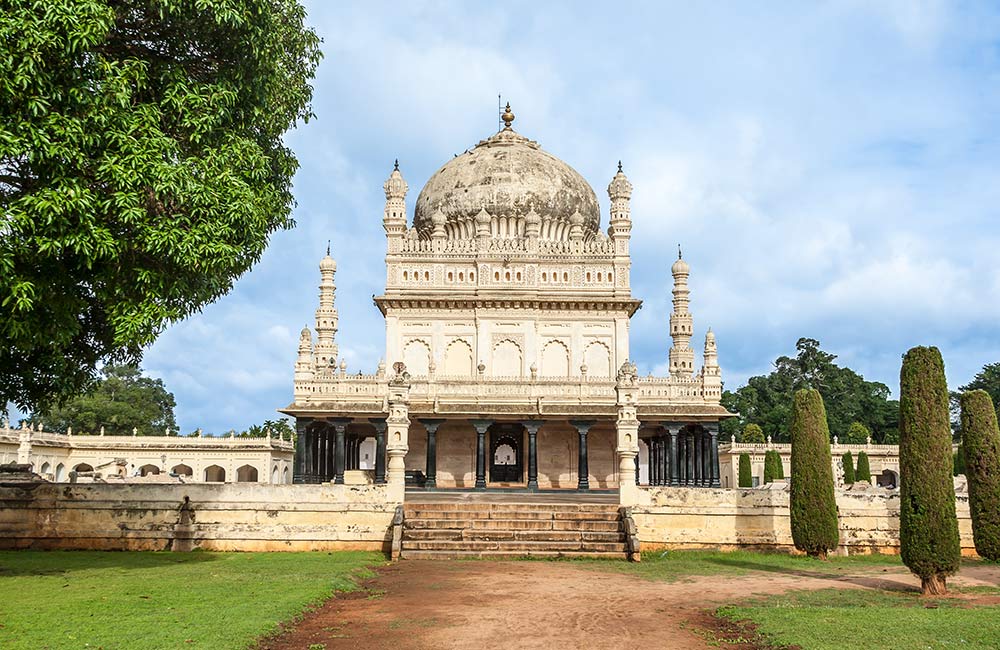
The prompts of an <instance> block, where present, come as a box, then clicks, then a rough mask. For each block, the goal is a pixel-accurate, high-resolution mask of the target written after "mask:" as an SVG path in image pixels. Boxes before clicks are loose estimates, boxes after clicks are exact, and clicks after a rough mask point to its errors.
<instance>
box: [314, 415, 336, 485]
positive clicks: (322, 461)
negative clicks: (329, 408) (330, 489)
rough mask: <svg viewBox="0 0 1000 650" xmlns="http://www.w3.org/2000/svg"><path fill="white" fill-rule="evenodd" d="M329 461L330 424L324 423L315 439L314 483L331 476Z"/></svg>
mask: <svg viewBox="0 0 1000 650" xmlns="http://www.w3.org/2000/svg"><path fill="white" fill-rule="evenodd" d="M331 470H332V467H331V463H330V426H329V425H324V426H323V428H322V429H321V430H320V432H319V437H318V439H317V440H316V471H315V474H316V480H315V482H316V483H325V482H326V481H329V480H330V479H332V478H333V477H332V476H331V475H332V474H333V472H332V471H331Z"/></svg>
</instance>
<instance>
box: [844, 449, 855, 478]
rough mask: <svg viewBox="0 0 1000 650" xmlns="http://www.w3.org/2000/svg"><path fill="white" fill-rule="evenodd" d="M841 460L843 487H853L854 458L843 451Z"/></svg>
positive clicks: (849, 453)
mask: <svg viewBox="0 0 1000 650" xmlns="http://www.w3.org/2000/svg"><path fill="white" fill-rule="evenodd" d="M841 460H842V461H843V463H844V485H853V484H854V481H855V480H857V479H855V477H854V458H853V457H852V456H851V452H849V451H845V452H844V455H843V457H842V458H841Z"/></svg>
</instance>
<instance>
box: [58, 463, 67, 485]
mask: <svg viewBox="0 0 1000 650" xmlns="http://www.w3.org/2000/svg"><path fill="white" fill-rule="evenodd" d="M65 478H66V466H65V465H63V464H62V463H59V464H58V465H56V483H61V482H62V481H63V479H65Z"/></svg>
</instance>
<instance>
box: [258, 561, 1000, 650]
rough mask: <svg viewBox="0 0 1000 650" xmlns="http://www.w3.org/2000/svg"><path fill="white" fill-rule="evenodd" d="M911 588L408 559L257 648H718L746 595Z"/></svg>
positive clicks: (800, 577)
mask: <svg viewBox="0 0 1000 650" xmlns="http://www.w3.org/2000/svg"><path fill="white" fill-rule="evenodd" d="M952 582H954V584H965V585H984V584H988V585H994V586H995V585H997V584H1000V569H998V568H996V567H974V568H972V569H968V570H963V573H962V576H961V577H960V578H957V579H953V581H952ZM917 585H918V583H917V582H916V581H915V580H914V579H913V578H912V576H910V575H908V574H907V573H905V572H904V571H903V570H896V569H893V570H890V571H883V570H882V569H877V568H873V569H872V570H871V571H870V572H869V573H867V574H858V575H850V576H825V575H822V574H818V573H812V572H795V573H784V572H768V573H754V574H752V575H747V576H740V577H733V576H709V577H697V578H693V579H691V580H689V581H680V582H673V583H666V582H652V581H647V580H644V579H642V578H638V577H635V576H632V575H627V574H623V573H617V572H614V571H608V570H602V569H595V568H592V567H588V566H587V565H577V564H573V563H569V562H528V561H525V562H491V561H450V562H449V561H431V560H425V561H421V560H404V561H402V562H398V563H396V564H393V565H391V566H388V567H385V568H384V569H380V570H379V575H378V577H377V578H375V579H373V580H370V581H368V582H367V583H366V584H365V589H364V590H362V591H359V592H356V593H353V594H346V595H343V596H339V597H336V598H332V599H330V600H329V601H327V603H326V604H325V605H323V606H322V607H320V608H318V609H317V610H315V611H314V612H312V613H310V614H309V615H307V616H306V617H305V619H304V620H303V621H301V622H300V623H299V624H298V625H297V626H296V627H295V628H294V629H291V630H289V631H287V632H286V633H285V634H283V635H281V636H279V637H276V638H274V639H271V640H269V641H267V642H265V643H263V644H262V646H261V647H262V650H309V649H310V647H312V648H324V649H325V650H334V649H336V648H352V649H355V650H386V649H391V650H408V649H411V648H412V649H423V648H435V649H450V648H463V649H464V648H488V647H496V646H506V647H516V648H545V649H548V648H587V649H588V650H590V649H593V650H612V649H616V650H617V649H619V648H620V649H622V650H624V649H626V648H627V649H628V650H634V649H635V648H658V649H662V650H679V649H684V650H687V649H689V648H697V649H702V648H709V647H711V648H720V647H721V648H724V649H725V648H727V645H726V644H725V643H723V644H721V645H720V644H719V643H718V642H716V641H715V639H716V638H720V637H721V638H726V637H727V636H728V637H729V638H735V637H736V636H738V635H739V632H740V630H739V629H737V628H736V627H735V626H730V627H733V629H732V630H729V629H728V628H727V627H726V626H727V625H728V624H726V623H722V622H719V621H717V620H716V619H714V617H712V616H711V611H712V610H714V608H715V607H718V606H720V605H723V604H727V603H733V602H738V601H740V600H743V599H745V598H746V597H747V596H748V595H750V594H753V595H758V594H773V593H780V592H784V591H787V590H789V589H821V588H827V587H838V588H862V589H864V588H879V589H915V588H916V587H917ZM730 632H731V633H732V636H730ZM752 647H753V646H748V645H745V644H744V645H740V646H739V648H740V649H741V650H747V649H748V648H752Z"/></svg>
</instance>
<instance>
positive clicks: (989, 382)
mask: <svg viewBox="0 0 1000 650" xmlns="http://www.w3.org/2000/svg"><path fill="white" fill-rule="evenodd" d="M974 390H982V391H986V393H987V394H988V395H989V396H990V399H991V400H993V404H994V405H995V406H996V407H997V408H998V409H1000V363H988V364H986V365H985V366H983V369H982V370H980V371H979V372H978V373H976V376H975V377H973V378H972V381H970V382H969V383H967V384H966V385H964V386H959V387H958V391H955V392H953V393H951V412H952V416H953V419H952V427H953V428H954V429H955V431H956V434H957V436H958V438H959V439H961V438H962V426H961V425H962V422H961V419H960V418H959V413H960V411H961V405H960V400H961V397H962V394H963V393H971V392H972V391H974ZM998 412H1000V411H998Z"/></svg>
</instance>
